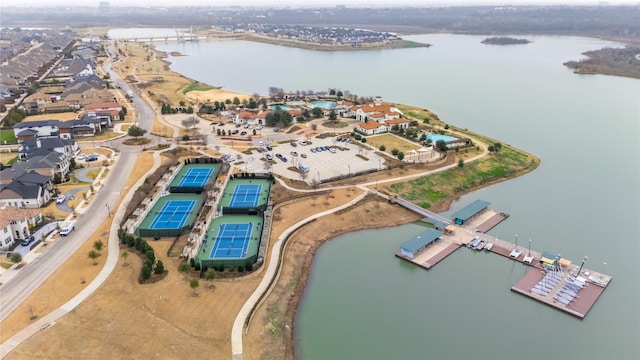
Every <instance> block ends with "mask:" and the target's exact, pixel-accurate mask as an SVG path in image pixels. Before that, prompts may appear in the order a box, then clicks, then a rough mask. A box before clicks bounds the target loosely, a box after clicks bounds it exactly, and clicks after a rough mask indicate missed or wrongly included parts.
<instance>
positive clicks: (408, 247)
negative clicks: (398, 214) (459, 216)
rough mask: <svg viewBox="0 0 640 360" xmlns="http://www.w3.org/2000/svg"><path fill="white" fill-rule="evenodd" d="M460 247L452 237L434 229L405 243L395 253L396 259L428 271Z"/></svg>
mask: <svg viewBox="0 0 640 360" xmlns="http://www.w3.org/2000/svg"><path fill="white" fill-rule="evenodd" d="M459 247H460V243H459V242H456V241H454V238H453V236H448V235H446V234H443V233H442V232H441V231H438V230H435V229H428V230H427V231H425V232H423V233H421V234H420V235H418V236H416V237H415V238H413V239H410V240H408V241H406V242H405V243H404V244H402V246H401V247H400V251H398V252H397V253H396V257H399V258H401V259H404V260H406V261H409V262H412V263H414V264H416V265H418V266H420V267H422V268H425V269H430V268H431V267H433V266H434V265H436V264H437V263H438V262H440V261H441V260H442V259H444V258H446V257H447V256H449V255H450V254H452V253H453V252H454V251H456V250H457V249H458V248H459Z"/></svg>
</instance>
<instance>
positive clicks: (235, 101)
mask: <svg viewBox="0 0 640 360" xmlns="http://www.w3.org/2000/svg"><path fill="white" fill-rule="evenodd" d="M233 105H240V98H238V97H237V96H235V97H234V98H233Z"/></svg>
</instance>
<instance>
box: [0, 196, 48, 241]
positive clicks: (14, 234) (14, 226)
mask: <svg viewBox="0 0 640 360" xmlns="http://www.w3.org/2000/svg"><path fill="white" fill-rule="evenodd" d="M43 220H44V218H43V217H42V211H40V209H21V208H17V207H15V206H6V205H5V206H2V207H1V208H0V249H2V250H8V249H9V248H10V247H11V246H12V245H13V244H14V243H15V242H16V241H21V240H24V239H25V238H27V237H28V236H30V235H31V229H32V228H33V227H35V226H36V225H38V224H39V223H41V222H42V221H43Z"/></svg>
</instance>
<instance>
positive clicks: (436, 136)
mask: <svg viewBox="0 0 640 360" xmlns="http://www.w3.org/2000/svg"><path fill="white" fill-rule="evenodd" d="M429 139H431V141H432V142H433V143H434V144H435V143H436V142H438V140H442V141H444V142H446V143H447V142H450V141H457V140H458V138H455V137H453V136H449V135H440V134H429V135H427V140H429Z"/></svg>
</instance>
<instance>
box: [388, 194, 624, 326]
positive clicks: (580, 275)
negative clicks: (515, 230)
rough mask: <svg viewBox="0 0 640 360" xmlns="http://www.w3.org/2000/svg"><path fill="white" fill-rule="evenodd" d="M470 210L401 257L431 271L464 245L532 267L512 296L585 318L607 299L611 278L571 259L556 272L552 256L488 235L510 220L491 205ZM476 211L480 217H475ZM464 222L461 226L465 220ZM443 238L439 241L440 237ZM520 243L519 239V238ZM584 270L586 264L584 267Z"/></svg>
mask: <svg viewBox="0 0 640 360" xmlns="http://www.w3.org/2000/svg"><path fill="white" fill-rule="evenodd" d="M471 205H473V206H470V207H469V208H470V209H471V210H472V211H467V210H469V209H466V208H465V209H463V210H465V211H462V212H459V213H460V214H462V215H460V214H458V213H456V214H457V215H456V216H455V217H454V219H455V220H456V221H457V222H462V224H461V225H453V224H451V223H444V222H441V223H439V224H437V225H436V228H439V229H441V230H443V231H444V233H443V232H440V231H437V234H435V235H433V234H432V233H433V231H432V232H429V233H428V232H425V233H423V234H421V235H430V236H431V235H433V236H434V237H429V240H428V241H426V240H425V239H420V236H418V237H417V239H412V240H410V241H408V242H407V243H405V245H406V244H409V243H412V242H413V245H415V242H416V241H418V242H420V246H414V248H413V249H410V250H411V251H407V248H404V247H403V248H401V250H400V251H399V252H398V253H396V254H395V255H396V257H399V258H401V259H403V260H406V261H409V262H411V263H413V264H415V265H418V266H420V267H422V268H425V269H431V268H432V267H433V266H435V265H436V264H438V263H439V262H440V261H442V260H443V259H444V258H446V257H447V256H449V255H451V254H452V253H454V252H455V251H456V250H458V249H459V248H460V247H462V246H463V245H467V246H469V245H470V244H473V245H475V246H473V247H472V249H471V250H474V249H475V251H488V252H492V253H495V254H498V255H501V256H504V257H506V258H509V259H511V260H514V261H517V262H520V263H522V264H524V265H527V266H530V267H531V270H529V271H528V272H527V273H526V274H525V276H524V277H522V278H521V279H520V280H518V282H516V284H515V285H513V286H512V287H511V291H513V292H517V293H519V294H522V295H525V296H527V297H529V298H532V299H534V300H536V301H539V302H541V303H544V304H547V305H549V306H551V307H554V308H556V309H558V310H561V311H564V312H566V313H569V314H571V315H573V316H576V317H578V318H581V319H582V318H584V317H585V316H586V315H587V313H588V312H589V310H591V308H592V307H593V305H595V303H596V301H597V300H598V298H599V297H600V295H602V293H603V292H604V290H605V289H606V287H607V286H608V285H609V282H610V281H611V280H612V278H611V276H609V275H605V274H601V273H597V272H594V271H592V270H589V269H586V268H583V267H578V266H576V265H575V264H572V263H571V261H569V260H567V259H562V258H560V257H559V256H557V257H554V256H552V257H554V259H555V260H552V261H553V262H554V267H553V268H552V269H551V268H549V267H548V266H545V264H546V262H547V261H548V260H549V258H548V256H550V255H549V253H540V252H537V251H535V250H531V249H530V248H528V247H524V248H523V247H522V246H518V244H513V243H511V242H508V241H505V240H502V239H498V238H495V237H493V236H490V235H487V234H486V232H487V231H489V230H490V229H492V228H493V227H495V226H496V225H498V224H499V223H500V222H502V221H504V220H505V219H506V218H508V217H509V215H508V214H506V213H503V212H496V211H494V210H491V209H488V208H487V206H488V203H486V202H479V201H477V202H475V203H473V204H471ZM474 211H475V212H474ZM459 220H460V221H459ZM435 237H437V238H435ZM516 242H517V238H516ZM556 262H557V264H556ZM583 265H584V264H583Z"/></svg>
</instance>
